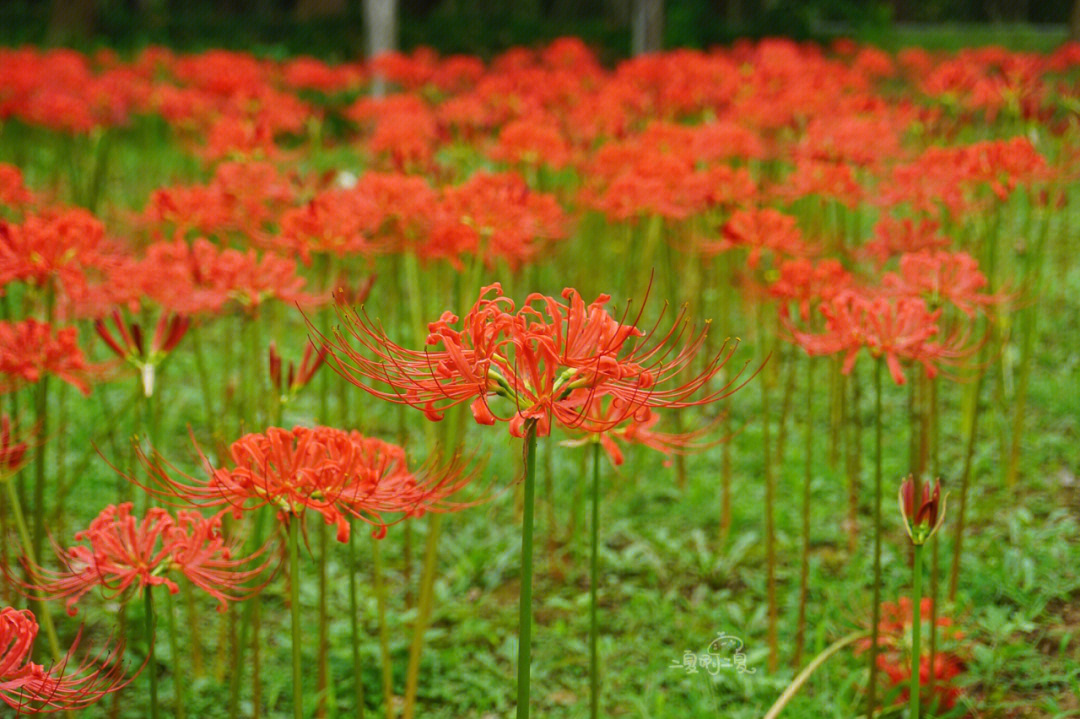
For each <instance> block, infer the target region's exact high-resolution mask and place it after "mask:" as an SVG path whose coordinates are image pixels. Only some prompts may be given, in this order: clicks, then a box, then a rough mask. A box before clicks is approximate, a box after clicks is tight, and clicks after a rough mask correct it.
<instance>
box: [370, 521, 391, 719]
mask: <svg viewBox="0 0 1080 719" xmlns="http://www.w3.org/2000/svg"><path fill="white" fill-rule="evenodd" d="M371 564H372V566H371V574H372V583H373V584H374V585H375V609H376V612H378V615H379V616H378V621H379V655H380V659H381V664H382V689H383V704H384V706H385V708H386V719H394V673H393V667H392V665H391V663H390V629H389V627H387V626H386V583H385V582H384V581H383V562H382V547H381V546H380V545H379V540H378V539H376V538H375V537H372V538H371Z"/></svg>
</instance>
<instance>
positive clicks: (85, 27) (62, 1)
mask: <svg viewBox="0 0 1080 719" xmlns="http://www.w3.org/2000/svg"><path fill="white" fill-rule="evenodd" d="M96 16H97V7H96V6H95V4H94V0H52V9H51V10H50V12H49V41H50V42H52V43H69V42H72V41H76V40H87V39H89V38H90V36H91V35H92V34H93V32H94V19H95V17H96Z"/></svg>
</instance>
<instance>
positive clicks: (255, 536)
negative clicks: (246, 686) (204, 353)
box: [229, 508, 271, 716]
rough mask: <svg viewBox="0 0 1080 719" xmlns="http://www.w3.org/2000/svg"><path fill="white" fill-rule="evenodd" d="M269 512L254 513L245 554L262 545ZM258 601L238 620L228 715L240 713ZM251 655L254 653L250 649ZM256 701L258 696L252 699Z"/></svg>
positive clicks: (255, 662) (247, 606)
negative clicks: (245, 658) (247, 651)
mask: <svg viewBox="0 0 1080 719" xmlns="http://www.w3.org/2000/svg"><path fill="white" fill-rule="evenodd" d="M269 511H271V510H268V509H265V508H264V509H260V510H257V511H256V512H255V526H254V527H253V528H252V533H251V538H250V539H249V540H248V546H247V553H248V554H250V553H251V552H253V551H255V550H256V549H258V548H260V547H261V546H262V544H263V539H264V537H265V534H266V515H267V512H269ZM258 604H259V601H258V599H249V600H248V601H247V602H246V603H245V604H244V614H243V616H242V617H241V618H240V640H239V641H238V642H237V643H236V646H235V647H233V666H234V667H235V669H234V671H233V673H232V676H231V678H230V680H229V715H230V716H236V714H237V713H238V712H239V711H240V679H241V678H242V676H243V673H244V672H243V667H244V666H246V665H245V662H244V652H245V651H246V650H247V645H248V636H249V632H251V631H252V623H253V621H254V616H253V615H254V613H255V611H256V610H257V608H258ZM252 643H253V644H254V645H256V646H257V645H258V632H254V641H253V642H252ZM252 651H253V653H254V652H255V651H256V650H255V648H253V649H252ZM252 665H253V672H254V671H257V670H258V659H257V658H255V657H254V656H253V657H252ZM253 700H254V701H256V702H257V701H258V696H255V697H253Z"/></svg>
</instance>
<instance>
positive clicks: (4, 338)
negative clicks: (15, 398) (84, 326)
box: [0, 319, 92, 394]
mask: <svg viewBox="0 0 1080 719" xmlns="http://www.w3.org/2000/svg"><path fill="white" fill-rule="evenodd" d="M91 369H92V368H90V367H89V366H87V364H86V361H85V359H84V357H83V353H82V350H81V349H79V345H78V330H77V329H75V328H74V327H64V328H61V329H58V330H54V329H53V327H52V326H50V325H48V324H45V323H42V322H38V321H37V320H35V319H28V320H24V321H22V322H0V392H10V391H11V390H13V389H16V388H17V387H19V386H20V385H22V384H24V383H31V384H33V383H36V382H39V381H40V380H41V378H42V377H44V376H45V375H47V374H51V375H54V376H56V377H58V378H59V379H62V380H63V381H65V382H67V383H69V384H71V385H74V386H75V387H76V388H78V390H79V391H80V392H82V393H83V394H90V384H89V382H88V377H89V375H90V373H91Z"/></svg>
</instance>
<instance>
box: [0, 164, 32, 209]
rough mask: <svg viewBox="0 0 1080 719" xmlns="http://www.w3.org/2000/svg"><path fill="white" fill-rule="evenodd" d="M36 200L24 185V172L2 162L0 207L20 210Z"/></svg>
mask: <svg viewBox="0 0 1080 719" xmlns="http://www.w3.org/2000/svg"><path fill="white" fill-rule="evenodd" d="M33 199H34V196H33V194H32V193H31V192H30V190H28V189H26V185H25V184H24V183H23V176H22V171H21V170H19V168H17V167H15V166H14V165H9V164H7V163H6V162H0V205H7V206H8V207H12V208H16V209H18V208H20V207H22V206H24V205H28V204H30V202H31V201H32V200H33Z"/></svg>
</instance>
